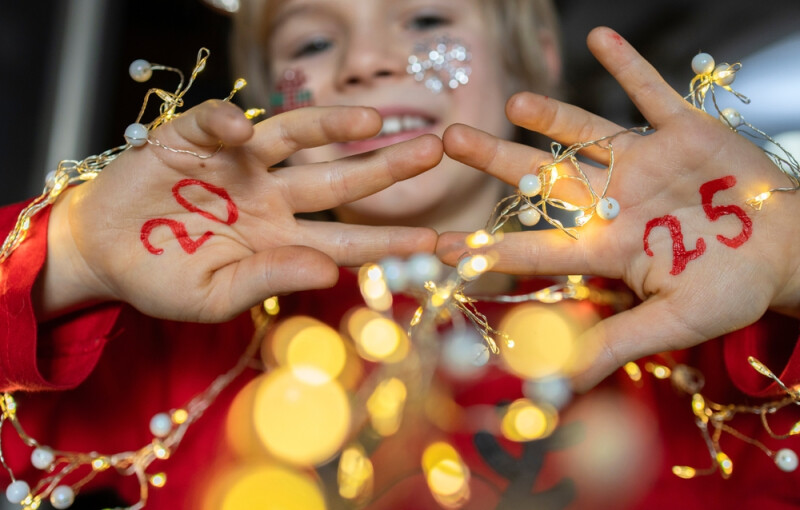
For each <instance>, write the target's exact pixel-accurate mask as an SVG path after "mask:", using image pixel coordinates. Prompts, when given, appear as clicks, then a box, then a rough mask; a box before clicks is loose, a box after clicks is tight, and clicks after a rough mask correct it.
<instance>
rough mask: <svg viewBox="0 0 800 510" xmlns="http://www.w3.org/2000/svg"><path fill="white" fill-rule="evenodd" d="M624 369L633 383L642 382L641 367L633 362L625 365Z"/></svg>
mask: <svg viewBox="0 0 800 510" xmlns="http://www.w3.org/2000/svg"><path fill="white" fill-rule="evenodd" d="M622 368H623V369H624V370H625V373H626V374H628V377H630V378H631V380H632V381H634V382H639V381H641V380H642V370H641V369H640V368H639V365H637V364H636V363H634V362H633V361H629V362H627V363H625V366H624V367H622Z"/></svg>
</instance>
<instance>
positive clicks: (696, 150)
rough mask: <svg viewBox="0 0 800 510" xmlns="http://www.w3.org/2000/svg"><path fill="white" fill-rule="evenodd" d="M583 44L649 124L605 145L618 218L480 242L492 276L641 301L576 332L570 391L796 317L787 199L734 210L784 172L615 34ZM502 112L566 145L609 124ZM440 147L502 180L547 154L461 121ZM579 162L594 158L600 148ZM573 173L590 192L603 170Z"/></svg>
mask: <svg viewBox="0 0 800 510" xmlns="http://www.w3.org/2000/svg"><path fill="white" fill-rule="evenodd" d="M588 45H589V48H590V50H591V51H592V52H593V53H594V55H595V56H596V57H597V59H598V60H599V61H600V62H601V63H602V64H603V65H604V66H605V67H606V69H608V71H609V72H610V73H611V74H612V75H613V76H614V77H615V78H616V80H617V81H618V82H619V83H620V85H621V86H622V87H623V88H624V89H625V91H626V92H627V94H628V96H629V97H630V98H631V99H632V100H633V102H634V103H635V104H636V106H637V107H638V109H639V111H640V112H641V113H642V114H643V115H644V116H645V118H646V119H647V121H648V122H649V123H650V125H651V126H652V127H653V128H655V132H653V133H651V134H649V135H647V136H640V135H638V134H624V135H621V136H619V137H617V138H615V139H614V156H615V163H614V173H613V177H612V179H611V184H610V187H609V189H608V196H610V197H613V198H615V199H617V200H618V201H619V204H620V206H621V211H620V213H619V216H618V217H617V218H616V219H614V220H611V221H605V220H602V219H600V218H597V217H595V218H594V219H593V220H592V221H590V222H589V223H588V224H587V225H586V226H584V227H581V228H580V229H579V235H580V238H579V240H577V241H576V240H573V239H571V238H569V237H568V236H567V235H565V234H564V233H563V232H560V231H558V230H547V231H535V232H519V233H512V234H506V235H505V239H504V241H503V242H502V243H500V244H499V245H496V246H494V247H493V249H496V251H497V252H498V254H499V261H498V263H497V265H496V266H495V270H499V271H503V272H509V273H518V274H535V275H557V274H590V275H598V276H603V277H608V278H621V279H622V280H624V281H625V282H626V283H627V284H628V286H630V287H631V289H632V290H633V291H635V292H636V294H637V295H638V296H639V297H640V298H641V299H642V300H643V302H642V303H641V304H640V305H638V306H636V307H635V308H633V309H631V310H628V311H625V312H623V313H620V314H618V315H615V316H612V317H609V318H608V319H605V320H603V321H601V322H600V323H598V324H597V325H596V326H594V327H593V328H591V329H590V330H589V331H588V332H587V333H586V335H585V339H586V341H587V342H588V344H587V346H588V347H589V348H596V349H597V353H598V354H597V357H596V360H595V361H594V362H593V364H592V365H591V366H590V367H589V368H588V370H586V371H585V372H583V373H582V374H580V375H579V376H577V377H576V378H575V381H574V383H575V386H576V387H577V388H578V389H587V388H589V387H591V386H593V385H594V384H596V383H597V382H599V381H600V380H601V379H603V378H604V377H605V376H606V375H608V374H609V373H610V372H611V371H613V370H614V369H616V368H617V367H619V366H621V365H623V364H624V363H626V362H628V361H631V360H634V359H637V358H640V357H642V356H645V355H648V354H654V353H657V352H662V351H667V350H674V349H682V348H686V347H690V346H692V345H696V344H699V343H701V342H703V341H705V340H708V339H710V338H714V337H717V336H719V335H722V334H724V333H727V332H730V331H734V330H736V329H740V328H742V327H744V326H747V325H748V324H751V323H753V322H755V321H756V320H758V319H759V317H761V316H762V315H763V314H764V312H765V311H766V310H767V308H770V307H772V308H776V309H780V310H783V311H789V312H790V313H793V314H797V312H798V311H800V275H798V261H800V245H798V243H797V242H796V239H797V236H798V234H800V223H798V222H797V221H796V218H797V215H798V213H800V202H798V197H797V196H796V194H795V193H779V194H777V195H773V197H772V198H771V199H770V200H768V201H767V202H766V203H765V204H764V207H763V209H762V210H760V211H756V210H755V209H753V208H751V207H749V206H747V205H745V201H746V200H747V199H748V198H750V197H753V196H755V195H757V194H759V193H760V192H762V191H765V190H767V189H770V188H772V187H775V186H776V185H780V186H783V185H785V183H786V178H785V176H783V175H782V174H781V173H780V172H779V170H778V169H777V168H776V166H775V165H774V164H773V163H772V162H771V161H770V160H769V159H768V158H767V157H766V156H765V155H764V153H763V152H762V151H761V149H759V148H758V147H756V146H755V145H754V144H752V143H751V142H749V141H748V140H746V139H745V138H744V137H743V136H742V135H740V134H737V133H735V132H734V131H732V130H731V129H730V128H729V127H728V126H727V125H725V124H723V122H721V121H720V120H718V119H716V118H713V117H711V116H710V115H708V114H706V113H704V112H703V111H701V110H698V109H696V108H694V107H693V106H692V105H691V104H689V103H688V102H687V101H685V100H684V99H683V98H682V97H681V95H680V94H678V93H677V92H676V91H675V90H673V89H672V88H671V87H670V86H669V85H668V84H667V83H665V82H664V80H663V79H662V78H661V77H660V76H659V74H658V73H657V72H656V71H655V69H653V67H652V66H651V65H650V64H649V63H648V62H647V61H646V60H644V58H642V57H641V56H640V55H639V54H638V53H637V52H636V51H635V50H634V49H633V48H632V47H631V46H630V45H629V44H628V43H627V42H626V41H624V40H623V39H622V38H621V37H620V36H619V35H617V34H616V33H615V32H613V31H611V30H609V29H607V28H599V29H595V30H594V31H592V33H591V34H590V35H589V38H588ZM506 113H507V115H508V117H509V119H510V120H511V121H512V122H514V123H515V124H517V125H520V126H522V127H525V128H527V129H530V130H533V131H538V132H540V133H543V134H545V135H547V136H549V137H551V138H553V139H555V140H557V141H559V142H561V143H563V144H566V145H568V144H572V143H576V142H582V141H590V140H596V139H598V138H601V137H604V136H607V135H612V134H614V133H617V132H619V131H621V130H622V129H623V128H622V127H620V126H618V125H616V124H614V123H612V122H610V121H607V120H605V119H603V118H600V117H598V116H595V115H592V114H590V113H588V112H586V111H583V110H581V109H579V108H576V107H574V106H570V105H568V104H564V103H560V102H558V101H555V100H553V99H548V98H546V97H543V96H538V95H535V94H530V93H523V94H518V95H516V96H514V97H512V98H511V100H510V101H509V102H508V104H507V108H506ZM444 144H445V151H446V152H447V154H448V155H449V156H450V157H452V158H454V159H457V160H459V161H462V162H464V163H466V164H469V165H471V166H474V167H475V168H478V169H481V170H483V171H486V172H488V173H490V174H492V175H494V176H496V177H499V178H500V179H502V180H504V181H506V182H508V183H509V184H512V185H516V184H517V183H518V181H519V179H520V178H521V177H522V176H523V175H525V174H528V173H535V171H536V169H537V168H539V166H540V165H543V164H547V163H548V162H551V161H552V156H551V155H550V154H549V153H547V152H544V151H540V150H536V149H533V148H530V147H526V146H522V145H519V144H515V143H511V142H506V141H502V140H499V139H497V138H495V137H493V136H490V135H488V134H486V133H483V132H481V131H478V130H476V129H473V128H469V127H467V126H453V127H451V128H450V129H448V131H447V132H446V133H445V135H444ZM586 155H587V156H589V157H592V158H595V159H596V160H597V161H598V162H599V163H601V164H603V165H607V164H608V161H607V160H605V159H604V158H605V157H607V153H606V152H604V151H600V150H597V151H596V152H591V151H590V152H588V153H587V154H586ZM587 173H588V174H589V178H590V179H591V180H592V185H593V187H594V189H595V190H602V186H603V184H604V182H605V178H606V174H605V172H604V171H602V170H595V169H592V168H589V169H587ZM463 238H464V235H463V234H456V233H449V234H445V235H443V236H441V237H440V239H439V245H438V247H437V252H438V253H439V255H440V256H441V257H442V258H443V259H444V260H445V261H447V262H449V263H455V262H456V261H457V259H458V257H459V256H460V255H462V254H463V253H464V252H465V251H466V249H465V248H464V244H463ZM648 248H649V249H648ZM720 361H721V360H720Z"/></svg>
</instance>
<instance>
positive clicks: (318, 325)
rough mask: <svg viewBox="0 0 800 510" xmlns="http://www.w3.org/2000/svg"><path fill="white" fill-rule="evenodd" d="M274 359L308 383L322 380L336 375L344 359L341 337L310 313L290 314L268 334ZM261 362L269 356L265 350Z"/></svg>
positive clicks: (321, 381) (339, 372)
mask: <svg viewBox="0 0 800 510" xmlns="http://www.w3.org/2000/svg"><path fill="white" fill-rule="evenodd" d="M268 339H269V340H268V342H266V344H268V347H266V348H264V349H262V353H263V352H264V351H271V354H272V356H273V357H274V359H275V362H276V363H277V364H278V365H280V366H285V367H288V368H290V369H291V370H292V372H294V374H295V376H296V377H298V378H299V379H302V380H303V381H305V382H307V383H309V384H324V383H327V382H330V381H331V380H332V379H335V378H337V377H338V376H339V375H340V374H341V372H342V369H343V368H344V366H345V362H346V357H347V353H346V349H345V346H344V341H343V340H342V338H341V337H340V336H339V333H338V332H336V330H334V329H333V328H331V327H330V326H328V325H326V324H325V323H323V322H320V321H318V320H316V319H312V318H311V317H302V316H300V317H290V318H288V319H287V320H285V321H283V322H281V323H280V324H278V325H277V326H276V327H275V330H274V332H273V334H272V335H271V336H269V337H268ZM266 358H267V359H265V362H267V360H268V359H269V352H268V353H267V356H266Z"/></svg>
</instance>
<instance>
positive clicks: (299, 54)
mask: <svg viewBox="0 0 800 510" xmlns="http://www.w3.org/2000/svg"><path fill="white" fill-rule="evenodd" d="M332 45H333V44H332V43H331V41H329V40H327V39H324V38H321V37H318V38H315V39H312V40H310V41H308V42H307V43H305V44H303V45H302V46H300V48H299V49H298V50H297V51H295V52H294V53H293V54H292V58H303V57H310V56H311V55H316V54H317V53H322V52H323V51H325V50H327V49H328V48H330V47H331V46H332Z"/></svg>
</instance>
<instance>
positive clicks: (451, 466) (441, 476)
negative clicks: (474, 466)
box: [422, 442, 470, 508]
mask: <svg viewBox="0 0 800 510" xmlns="http://www.w3.org/2000/svg"><path fill="white" fill-rule="evenodd" d="M422 470H423V472H424V473H425V480H426V481H427V483H428V488H429V489H430V491H431V494H432V495H433V497H434V498H435V499H436V501H437V502H438V503H439V504H440V505H442V506H443V507H445V508H457V507H459V506H461V505H463V504H464V502H466V501H467V500H468V499H469V479H470V472H469V468H467V466H466V464H464V461H463V460H462V459H461V456H460V455H459V454H458V452H457V451H456V449H455V448H453V447H452V446H450V445H449V444H447V443H443V442H438V443H434V444H432V445H430V446H428V447H427V448H426V449H425V452H424V453H423V454H422Z"/></svg>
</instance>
